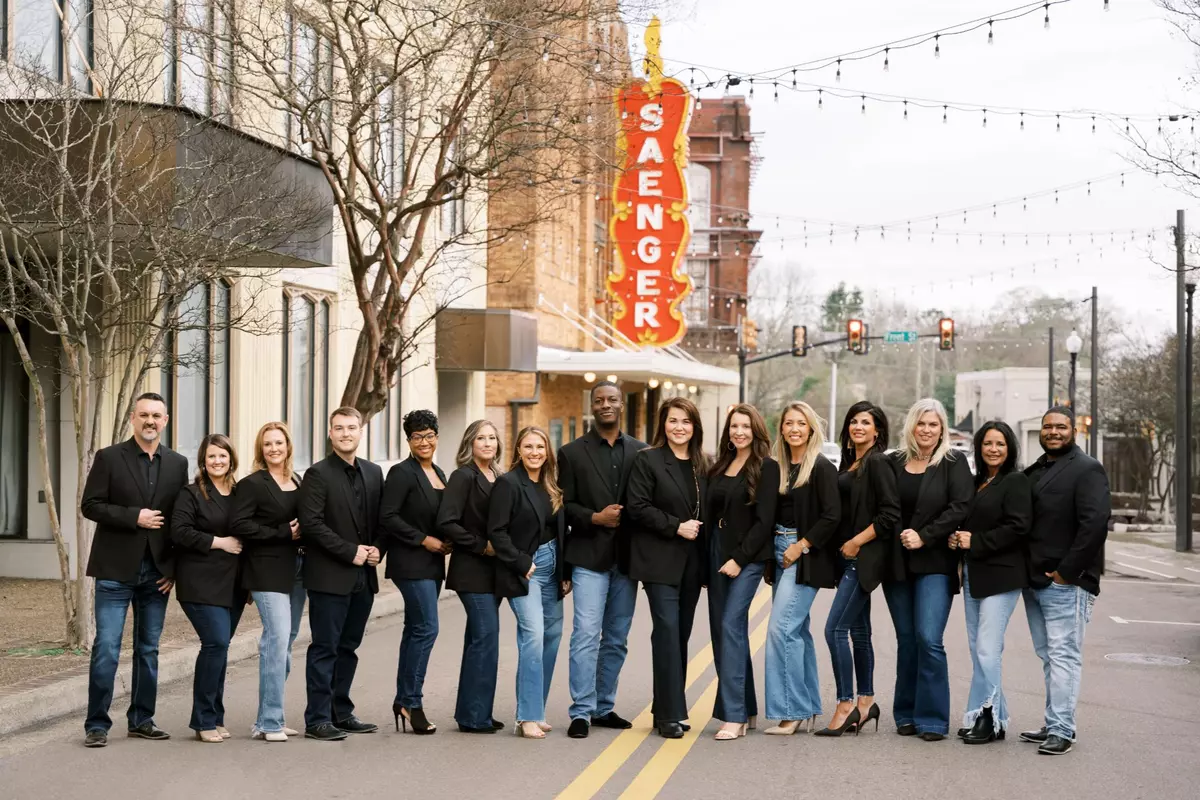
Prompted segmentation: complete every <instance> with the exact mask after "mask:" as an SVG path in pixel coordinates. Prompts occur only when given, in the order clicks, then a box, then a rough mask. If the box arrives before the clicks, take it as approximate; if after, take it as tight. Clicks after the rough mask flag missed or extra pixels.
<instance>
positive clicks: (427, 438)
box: [408, 431, 437, 444]
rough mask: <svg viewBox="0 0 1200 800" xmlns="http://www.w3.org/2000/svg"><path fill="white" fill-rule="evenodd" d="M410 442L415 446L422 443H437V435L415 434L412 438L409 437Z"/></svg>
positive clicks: (431, 433)
mask: <svg viewBox="0 0 1200 800" xmlns="http://www.w3.org/2000/svg"><path fill="white" fill-rule="evenodd" d="M408 440H409V441H410V442H412V443H414V444H421V443H422V442H436V441H437V434H436V433H433V432H432V431H431V432H429V433H414V434H413V435H412V436H410V437H408Z"/></svg>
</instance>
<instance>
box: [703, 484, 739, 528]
mask: <svg viewBox="0 0 1200 800" xmlns="http://www.w3.org/2000/svg"><path fill="white" fill-rule="evenodd" d="M740 477H741V475H740V474H739V475H715V476H713V478H712V480H710V481H709V482H708V503H709V508H711V509H713V510H714V511H716V512H717V513H718V514H719V513H720V512H721V511H722V510H723V509H724V508H725V507H726V506H728V505H729V503H730V501H731V500H732V499H733V497H735V496H736V495H737V493H738V479H739V478H740ZM714 519H716V520H717V524H718V527H719V526H720V517H719V516H718V517H714Z"/></svg>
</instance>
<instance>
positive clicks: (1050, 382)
mask: <svg viewBox="0 0 1200 800" xmlns="http://www.w3.org/2000/svg"><path fill="white" fill-rule="evenodd" d="M1052 405H1054V327H1053V326H1051V327H1050V364H1049V367H1048V369H1047V370H1046V408H1049V407H1050V406H1052Z"/></svg>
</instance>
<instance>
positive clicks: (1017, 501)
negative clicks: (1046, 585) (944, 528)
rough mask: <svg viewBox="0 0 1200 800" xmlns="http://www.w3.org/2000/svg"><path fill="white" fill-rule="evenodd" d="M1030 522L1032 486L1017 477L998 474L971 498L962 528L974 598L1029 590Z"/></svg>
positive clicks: (1022, 477) (1017, 473)
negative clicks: (966, 535) (967, 541)
mask: <svg viewBox="0 0 1200 800" xmlns="http://www.w3.org/2000/svg"><path fill="white" fill-rule="evenodd" d="M1032 518H1033V493H1032V491H1031V490H1030V481H1029V478H1027V477H1026V476H1025V475H1023V474H1022V473H1020V472H1010V473H1008V474H1007V475H1000V476H998V477H996V478H995V479H993V480H992V482H991V483H989V484H987V485H986V486H984V487H983V488H982V489H980V490H979V491H978V492H976V493H975V496H974V497H973V498H972V499H971V505H970V507H969V509H968V510H967V516H966V518H965V519H964V520H963V521H962V527H961V528H960V530H964V531H970V533H971V547H970V549H968V550H965V551H964V552H963V557H964V559H965V560H966V564H967V571H968V573H969V581H970V584H971V596H972V597H975V598H981V597H990V596H992V595H995V594H1001V593H1003V592H1011V591H1013V590H1014V589H1024V588H1025V587H1026V586H1028V585H1029V569H1028V566H1027V564H1026V562H1027V560H1028V556H1027V555H1026V550H1027V545H1028V536H1029V525H1030V522H1031V521H1032Z"/></svg>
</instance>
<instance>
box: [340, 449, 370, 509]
mask: <svg viewBox="0 0 1200 800" xmlns="http://www.w3.org/2000/svg"><path fill="white" fill-rule="evenodd" d="M344 469H345V470H346V478H347V479H348V480H349V481H350V489H351V491H353V492H354V502H355V503H357V504H358V512H359V513H360V514H362V515H363V516H364V517H365V516H366V515H367V494H366V490H365V489H364V487H363V474H362V467H360V466H359V464H358V459H357V458H356V459H354V463H353V464H346V465H345V467H344Z"/></svg>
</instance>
